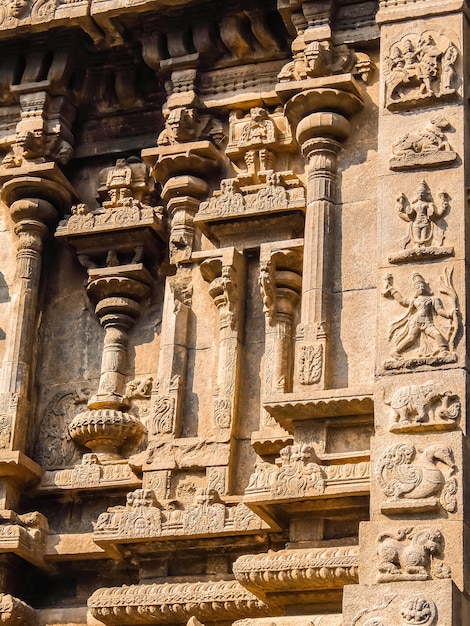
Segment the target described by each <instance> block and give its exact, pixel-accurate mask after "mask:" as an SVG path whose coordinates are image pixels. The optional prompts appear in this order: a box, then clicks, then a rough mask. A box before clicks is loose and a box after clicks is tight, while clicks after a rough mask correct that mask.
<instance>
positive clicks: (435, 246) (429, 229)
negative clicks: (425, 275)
mask: <svg viewBox="0 0 470 626" xmlns="http://www.w3.org/2000/svg"><path fill="white" fill-rule="evenodd" d="M449 200H450V198H449V195H448V194H447V193H445V192H442V193H440V194H439V204H438V205H436V204H435V203H434V199H433V197H432V194H431V190H430V189H429V186H428V184H427V183H426V181H424V180H423V181H421V184H420V186H419V188H418V193H417V195H416V197H414V198H413V199H412V200H411V201H409V200H408V198H407V197H406V196H405V194H403V193H401V194H400V195H399V196H398V198H397V208H398V216H399V217H400V218H401V219H402V220H403V221H404V222H407V223H408V225H409V226H408V232H407V234H406V235H405V237H404V238H403V250H402V251H400V252H397V253H394V254H391V255H390V256H389V257H388V260H389V262H390V263H402V262H414V261H421V260H424V259H434V258H439V257H446V256H452V255H453V254H454V248H453V247H443V243H444V237H445V227H446V223H445V221H444V219H443V218H444V217H445V216H446V215H447V214H448V213H449V210H450V204H449ZM408 246H409V247H408Z"/></svg>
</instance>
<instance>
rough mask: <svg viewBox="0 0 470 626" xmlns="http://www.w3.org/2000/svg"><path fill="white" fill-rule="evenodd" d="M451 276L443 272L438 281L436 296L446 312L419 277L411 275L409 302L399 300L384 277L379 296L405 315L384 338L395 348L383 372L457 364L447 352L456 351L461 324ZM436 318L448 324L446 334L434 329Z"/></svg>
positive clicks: (400, 296)
mask: <svg viewBox="0 0 470 626" xmlns="http://www.w3.org/2000/svg"><path fill="white" fill-rule="evenodd" d="M452 275H453V268H446V269H445V270H444V273H443V275H442V276H441V277H440V281H439V292H440V293H441V294H442V295H444V296H446V297H447V298H448V299H449V300H450V301H451V307H450V308H449V309H446V308H444V305H443V303H442V301H441V299H440V298H438V297H437V296H434V294H433V292H432V291H431V288H430V286H429V285H428V283H427V282H426V281H425V279H424V278H423V276H421V274H418V273H417V272H415V273H414V274H413V277H412V283H413V288H414V293H413V295H412V296H411V297H410V298H403V296H402V295H401V294H400V293H399V292H398V291H397V290H396V289H395V287H394V286H393V277H392V276H391V275H390V274H389V275H388V276H387V278H386V283H385V288H384V290H383V292H382V295H383V296H384V297H386V298H390V299H393V300H395V301H396V302H398V303H399V304H400V305H401V306H403V307H404V308H406V309H407V312H406V315H405V316H404V317H402V318H400V319H399V320H397V321H396V322H394V323H393V324H392V325H391V327H390V332H389V337H388V338H389V340H390V341H392V342H393V343H394V344H395V346H394V349H393V352H392V359H391V360H389V361H386V362H385V369H397V368H398V369H399V368H402V367H415V366H418V365H439V364H442V363H454V362H455V361H456V360H457V355H456V354H455V353H454V352H451V350H454V349H455V347H456V343H457V341H458V336H459V332H460V329H461V321H460V315H459V306H458V296H457V292H456V291H455V288H454V286H453V279H452ZM437 318H443V319H447V320H449V326H448V328H447V329H446V330H444V329H440V328H439V327H438V325H437ZM410 351H414V352H411V353H410ZM408 355H409V356H408Z"/></svg>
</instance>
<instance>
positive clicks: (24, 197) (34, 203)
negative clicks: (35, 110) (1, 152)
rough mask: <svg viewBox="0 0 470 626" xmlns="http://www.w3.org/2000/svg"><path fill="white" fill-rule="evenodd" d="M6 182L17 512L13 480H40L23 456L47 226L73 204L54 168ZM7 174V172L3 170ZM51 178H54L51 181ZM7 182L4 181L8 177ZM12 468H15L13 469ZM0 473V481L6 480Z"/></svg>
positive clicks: (0, 386)
mask: <svg viewBox="0 0 470 626" xmlns="http://www.w3.org/2000/svg"><path fill="white" fill-rule="evenodd" d="M26 169H27V170H28V172H26V171H24V170H25V168H22V169H21V170H18V173H19V174H23V175H22V176H21V175H19V176H18V177H16V178H13V179H11V180H9V181H7V182H5V183H4V185H3V187H2V190H1V197H2V200H3V201H4V202H5V203H6V204H7V205H8V206H9V211H10V216H11V217H12V219H13V221H14V222H16V224H15V228H14V230H15V233H16V235H17V236H18V249H17V256H16V271H15V278H14V283H13V285H12V298H11V310H10V320H11V326H10V328H9V330H8V333H7V337H6V349H5V356H4V361H3V365H2V371H1V378H0V403H1V406H0V423H1V434H0V468H2V467H3V464H2V462H1V460H2V458H3V459H5V462H7V459H8V461H9V463H7V465H9V466H10V467H9V468H7V465H6V466H5V468H4V469H5V471H6V477H5V480H1V481H0V483H1V485H2V487H1V488H2V492H1V494H0V500H1V502H2V508H5V509H6V508H10V507H15V506H16V503H17V498H18V496H19V494H18V491H17V485H16V484H13V483H12V482H11V479H10V478H8V475H10V474H12V473H13V474H17V476H16V478H15V480H14V481H13V482H15V481H16V480H20V481H21V480H31V479H33V478H36V477H37V476H38V475H39V469H38V468H36V467H35V464H34V463H33V462H32V461H30V460H29V459H27V458H26V457H24V453H25V452H26V443H27V435H28V429H29V420H30V412H31V384H32V368H33V361H34V352H35V337H36V318H37V314H38V311H37V302H38V289H39V282H40V277H41V264H42V248H43V242H44V239H45V238H46V236H47V234H48V231H49V227H50V226H51V225H52V224H53V223H54V221H55V220H56V219H57V216H58V211H57V209H60V210H63V208H64V206H66V205H67V203H68V202H70V198H71V192H70V187H69V185H68V183H67V181H66V180H65V178H64V177H63V175H62V174H61V173H60V172H59V171H58V170H57V168H56V166H54V165H53V164H46V165H44V166H43V167H41V166H39V167H34V168H33V169H34V170H36V172H35V173H37V174H41V169H43V170H44V171H43V172H42V173H43V174H45V176H46V177H44V178H43V177H41V178H40V177H39V176H27V175H26V174H27V173H29V172H31V169H32V168H31V167H28V168H26ZM4 172H5V170H4ZM47 176H50V178H47ZM5 177H6V176H5ZM13 459H14V463H13V465H14V466H15V467H16V469H15V470H13V465H12V463H11V461H13ZM2 473H3V472H2V470H1V469H0V476H1V475H2Z"/></svg>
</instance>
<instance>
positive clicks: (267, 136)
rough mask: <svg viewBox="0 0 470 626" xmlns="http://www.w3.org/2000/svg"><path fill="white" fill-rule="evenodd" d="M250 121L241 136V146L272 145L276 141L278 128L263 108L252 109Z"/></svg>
mask: <svg viewBox="0 0 470 626" xmlns="http://www.w3.org/2000/svg"><path fill="white" fill-rule="evenodd" d="M250 118H251V119H250V121H249V122H248V123H247V124H245V126H244V127H243V129H242V132H241V136H240V146H247V145H255V144H260V143H272V142H273V141H274V139H275V131H276V127H275V124H274V122H273V121H272V120H270V119H269V117H268V112H267V111H266V109H263V108H262V107H253V108H252V109H250Z"/></svg>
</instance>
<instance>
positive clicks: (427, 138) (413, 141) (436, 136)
mask: <svg viewBox="0 0 470 626" xmlns="http://www.w3.org/2000/svg"><path fill="white" fill-rule="evenodd" d="M449 128H450V124H449V122H448V121H447V119H446V118H445V117H443V116H436V117H433V118H431V120H430V121H429V122H428V124H427V125H426V126H425V127H424V128H423V129H422V130H418V131H414V132H409V133H407V134H406V135H404V136H403V137H401V138H400V139H398V140H397V141H395V143H394V144H393V146H392V152H393V157H392V158H391V159H390V162H389V165H390V169H391V170H406V169H408V168H415V169H418V168H419V169H421V168H431V167H440V166H442V165H443V164H445V163H453V162H454V161H455V160H456V159H457V154H456V153H455V152H454V149H453V148H452V146H451V145H450V143H449V141H448V139H447V136H446V134H445V133H444V132H443V131H445V130H448V129H449Z"/></svg>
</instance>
